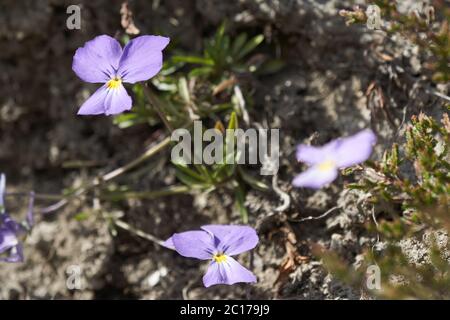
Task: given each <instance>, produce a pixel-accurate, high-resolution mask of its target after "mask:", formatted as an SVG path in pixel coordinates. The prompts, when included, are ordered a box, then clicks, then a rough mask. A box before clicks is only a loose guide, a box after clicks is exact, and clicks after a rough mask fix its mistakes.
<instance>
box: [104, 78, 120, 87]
mask: <svg viewBox="0 0 450 320" xmlns="http://www.w3.org/2000/svg"><path fill="white" fill-rule="evenodd" d="M121 83H122V80H121V79H120V78H113V79H111V80H109V81H108V83H107V84H106V86H107V87H108V89H117V88H118V87H119V86H120V84H121Z"/></svg>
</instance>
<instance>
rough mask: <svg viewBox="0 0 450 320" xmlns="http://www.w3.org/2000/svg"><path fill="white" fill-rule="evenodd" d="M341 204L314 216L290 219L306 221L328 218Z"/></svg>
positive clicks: (291, 220)
mask: <svg viewBox="0 0 450 320" xmlns="http://www.w3.org/2000/svg"><path fill="white" fill-rule="evenodd" d="M340 208H341V207H340V206H336V207H333V208H331V209H330V210H328V211H326V212H325V213H323V214H321V215H320V216H317V217H314V216H309V217H306V218H302V219H298V220H294V219H288V220H289V221H290V222H304V221H310V220H319V219H323V218H326V217H327V216H328V215H329V214H330V213H332V212H333V211H335V210H337V209H340Z"/></svg>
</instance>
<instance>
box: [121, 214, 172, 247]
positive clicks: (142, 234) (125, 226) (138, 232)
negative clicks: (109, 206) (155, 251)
mask: <svg viewBox="0 0 450 320" xmlns="http://www.w3.org/2000/svg"><path fill="white" fill-rule="evenodd" d="M114 224H115V225H116V226H118V227H119V228H122V229H124V230H127V231H129V232H131V233H133V234H135V235H137V236H139V237H141V238H143V239H146V240H148V241H151V242H153V243H155V244H157V245H159V246H161V247H164V248H165V246H164V241H162V240H161V239H158V238H157V237H155V236H154V235H151V234H148V233H146V232H144V231H142V230H139V229H136V228H134V227H132V226H130V225H129V224H128V223H126V222H124V221H122V220H115V221H114Z"/></svg>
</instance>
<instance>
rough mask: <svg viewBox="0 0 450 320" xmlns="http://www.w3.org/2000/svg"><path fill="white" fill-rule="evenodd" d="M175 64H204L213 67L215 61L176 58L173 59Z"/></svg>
mask: <svg viewBox="0 0 450 320" xmlns="http://www.w3.org/2000/svg"><path fill="white" fill-rule="evenodd" d="M172 59H173V61H174V62H175V63H177V62H186V63H193V64H203V65H207V66H213V65H214V61H213V60H212V59H208V58H203V57H198V56H175V57H173V58H172Z"/></svg>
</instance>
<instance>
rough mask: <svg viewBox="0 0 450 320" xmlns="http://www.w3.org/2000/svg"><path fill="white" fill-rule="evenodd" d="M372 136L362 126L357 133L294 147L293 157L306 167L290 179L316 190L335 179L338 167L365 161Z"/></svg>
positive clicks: (371, 133) (371, 145)
mask: <svg viewBox="0 0 450 320" xmlns="http://www.w3.org/2000/svg"><path fill="white" fill-rule="evenodd" d="M376 140H377V138H376V136H375V134H374V133H373V131H372V130H370V129H366V130H362V131H360V132H358V133H357V134H355V135H353V136H350V137H346V138H339V139H336V140H333V141H330V142H328V143H327V144H325V145H324V146H321V147H314V146H309V145H304V144H301V145H299V146H298V147H297V160H298V161H301V162H305V163H306V164H308V165H309V166H310V168H308V170H306V171H305V172H303V173H301V174H299V175H298V176H296V177H295V178H294V181H293V182H292V184H293V185H294V186H296V187H306V188H312V189H319V188H321V187H323V186H325V185H327V184H329V183H331V182H332V181H333V180H334V179H336V177H337V175H338V170H339V169H342V168H346V167H350V166H353V165H356V164H359V163H361V162H364V161H366V160H367V159H368V158H369V157H370V154H371V153H372V149H373V145H374V144H375V143H376Z"/></svg>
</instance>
